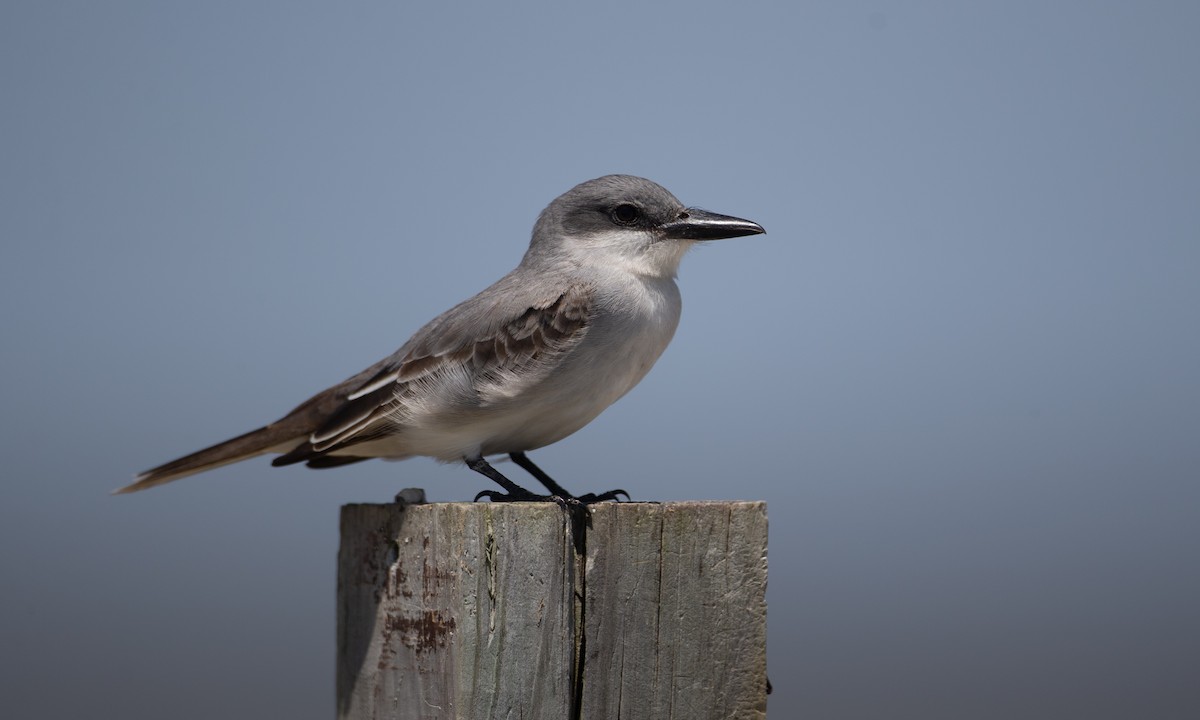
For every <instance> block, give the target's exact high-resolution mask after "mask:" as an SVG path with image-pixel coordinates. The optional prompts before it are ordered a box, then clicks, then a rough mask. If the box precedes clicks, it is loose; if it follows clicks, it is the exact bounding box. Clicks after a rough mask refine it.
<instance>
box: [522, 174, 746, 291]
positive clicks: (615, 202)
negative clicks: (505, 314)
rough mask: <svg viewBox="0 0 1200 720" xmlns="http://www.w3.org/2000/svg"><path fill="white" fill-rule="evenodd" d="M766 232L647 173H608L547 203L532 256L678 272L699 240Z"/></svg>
mask: <svg viewBox="0 0 1200 720" xmlns="http://www.w3.org/2000/svg"><path fill="white" fill-rule="evenodd" d="M762 232H765V231H764V230H763V228H762V226H761V225H759V224H758V223H754V222H750V221H749V220H742V219H741V218H736V217H731V216H729V215H719V214H717V213H713V212H708V211H706V210H700V209H697V208H688V207H684V205H683V203H681V202H679V200H678V199H676V197H675V196H674V195H672V194H671V193H670V192H668V191H667V189H666V188H664V187H663V186H661V185H659V184H658V183H655V182H652V181H650V180H647V179H645V178H640V177H634V176H632V175H605V176H604V177H600V178H596V179H595V180H588V181H587V182H584V183H580V184H579V185H576V186H575V187H573V188H571V189H570V190H568V191H567V192H565V193H563V194H562V195H560V196H559V197H557V198H555V200H554V202H552V203H550V205H549V206H547V207H546V209H545V210H543V211H542V214H541V216H540V217H539V218H538V221H537V224H536V225H535V226H534V229H533V238H532V240H531V241H530V243H529V252H528V253H527V254H526V261H527V262H528V261H536V260H539V259H553V260H563V259H570V260H572V261H574V262H581V263H587V264H591V263H600V264H605V265H620V266H623V267H625V268H626V269H627V270H630V271H632V272H635V273H637V274H641V275H651V276H662V277H673V276H674V275H675V273H676V271H677V270H678V269H679V262H680V260H681V259H682V258H683V254H684V253H685V252H686V251H687V250H688V248H690V247H691V246H692V245H694V244H695V243H697V242H700V241H704V240H719V239H722V238H733V237H740V236H743V235H757V234H759V233H762Z"/></svg>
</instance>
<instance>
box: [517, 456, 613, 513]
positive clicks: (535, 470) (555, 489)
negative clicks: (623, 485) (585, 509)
mask: <svg viewBox="0 0 1200 720" xmlns="http://www.w3.org/2000/svg"><path fill="white" fill-rule="evenodd" d="M508 456H509V457H510V458H512V461H513V462H515V463H516V464H517V465H520V466H521V467H522V468H524V469H525V471H526V472H528V473H529V474H530V475H532V476H533V477H534V479H536V480H537V481H538V482H540V483H541V484H543V485H545V486H546V489H547V490H549V491H550V494H551V495H557V496H558V497H561V498H570V499H574V500H579V501H580V502H583V503H593V502H604V501H605V500H619V499H620V497H621V496H622V495H624V496H625V499H626V500H628V499H629V493H627V492H625V491H624V490H609V491H608V492H605V493H600V494H599V495H597V494H595V493H587V494H586V495H580V496H578V497H576V496H575V495H572V494H571V493H569V492H567V491H566V489H565V488H564V487H563V486H562V485H559V484H558V483H556V482H554V480H553V478H551V477H550V476H549V475H547V474H546V471H545V470H543V469H541V468H540V467H538V466H537V465H534V464H533V461H532V460H530V459H529V456H528V455H526V454H525V453H523V452H515V453H509V454H508Z"/></svg>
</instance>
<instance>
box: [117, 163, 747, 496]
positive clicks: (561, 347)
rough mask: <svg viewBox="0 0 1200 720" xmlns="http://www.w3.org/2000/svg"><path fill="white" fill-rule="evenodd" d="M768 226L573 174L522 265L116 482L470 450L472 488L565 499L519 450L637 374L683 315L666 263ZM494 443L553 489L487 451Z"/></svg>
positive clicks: (147, 482) (592, 410)
mask: <svg viewBox="0 0 1200 720" xmlns="http://www.w3.org/2000/svg"><path fill="white" fill-rule="evenodd" d="M762 232H764V230H763V228H762V227H761V226H760V225H758V224H757V223H753V222H750V221H749V220H742V219H740V218H736V217H730V216H728V215H718V214H716V213H712V212H707V211H704V210H698V209H695V208H685V207H684V206H683V204H682V203H680V202H679V200H677V199H676V198H675V196H674V195H672V194H671V193H669V192H667V190H666V189H665V188H663V187H662V186H660V185H658V184H656V183H654V182H651V181H649V180H646V179H644V178H639V177H633V176H630V175H607V176H605V177H601V178H597V179H595V180H589V181H587V182H585V183H581V184H579V185H576V186H575V187H574V188H572V189H570V190H568V191H567V192H566V193H564V194H563V195H561V196H559V197H558V198H556V199H555V200H554V202H552V203H550V205H549V206H547V207H546V209H545V210H543V211H542V214H541V215H540V216H539V217H538V220H537V224H536V225H534V228H533V237H532V239H531V240H530V243H529V249H528V250H527V251H526V253H525V256H524V257H523V258H522V259H521V263H520V264H519V265H518V266H517V267H516V269H514V270H513V271H512V272H510V273H508V274H507V275H505V276H504V277H502V278H500V279H499V280H497V281H496V283H495V284H493V285H492V286H491V287H489V288H487V289H486V290H484V291H483V292H481V293H479V294H478V295H476V296H475V297H473V298H471V299H469V300H466V301H464V302H462V303H459V304H458V305H456V306H455V307H453V308H451V309H450V310H447V311H446V312H444V313H442V314H441V315H439V316H438V317H436V318H434V319H433V320H432V321H431V322H429V323H428V324H427V325H425V327H423V328H421V329H420V330H418V331H417V333H416V334H415V335H413V336H412V337H411V338H410V339H409V340H408V342H406V343H405V344H404V345H403V346H401V347H400V349H399V350H397V351H396V352H395V353H393V354H392V355H391V356H389V357H387V358H384V359H383V360H381V361H379V362H377V363H375V364H374V365H372V366H371V367H369V368H367V369H366V370H363V371H362V372H360V373H358V374H357V375H354V376H353V377H351V378H349V379H347V380H345V381H344V382H342V383H339V384H338V385H335V386H333V387H331V388H329V389H327V390H325V391H323V392H320V393H318V394H316V395H314V396H313V397H311V398H309V399H308V400H305V401H304V402H303V403H301V404H300V405H299V406H298V407H296V409H294V410H292V411H291V412H290V413H288V414H287V415H285V416H283V417H282V418H280V419H279V420H277V421H275V422H273V423H271V424H269V425H266V426H265V427H262V428H259V429H257V430H253V431H251V432H248V433H246V434H244V435H240V436H238V437H235V438H233V439H231V440H226V441H225V442H222V443H219V444H217V445H213V446H212V447H209V448H206V449H204V450H200V451H198V452H195V453H192V454H191V455H187V456H184V457H181V458H179V459H177V460H172V461H171V462H168V463H166V464H163V465H160V466H158V467H156V468H154V469H152V470H147V471H146V472H144V473H142V474H140V475H138V476H137V478H136V480H135V482H134V483H133V484H131V485H128V486H126V487H124V488H121V489H120V490H118V491H117V492H119V493H128V492H135V491H138V490H145V489H146V488H151V487H155V486H157V485H162V484H164V483H168V482H171V481H173V480H178V479H179V478H182V477H185V476H187V475H191V474H194V473H198V472H202V471H205V470H211V469H213V468H216V467H220V466H222V465H227V464H229V463H233V462H238V461H240V460H245V459H247V458H251V457H254V456H257V455H262V454H266V453H278V454H279V456H278V457H276V458H275V459H274V460H273V461H272V464H273V465H290V464H293V463H306V464H307V465H308V466H309V467H314V468H328V467H335V466H338V465H345V464H348V463H353V462H358V461H360V460H367V459H369V458H376V457H378V458H390V459H403V458H407V457H412V456H416V455H424V456H428V457H433V458H436V459H437V460H441V461H444V462H463V463H466V465H467V467H469V468H471V469H472V470H474V471H476V472H478V473H481V474H483V475H485V476H487V477H488V478H490V479H492V480H493V481H495V482H496V483H497V484H498V485H500V487H501V488H503V490H504V492H499V491H493V490H485V491H483V492H481V493H479V495H477V496H476V500H478V499H479V498H481V497H487V498H489V499H491V500H493V501H507V500H544V499H553V498H556V497H557V498H560V499H570V498H574V497H575V496H572V495H571V494H570V493H568V492H567V491H566V490H564V489H563V488H562V487H561V486H560V485H558V483H556V482H554V480H553V479H551V478H550V476H549V475H547V474H546V473H545V472H543V471H542V470H541V469H540V468H538V467H537V466H536V465H534V464H533V462H532V461H530V460H529V458H528V456H527V455H526V454H525V453H526V452H528V451H530V450H536V449H537V448H541V447H545V446H546V445H549V444H551V443H554V442H557V441H559V440H561V439H563V438H565V437H566V436H568V435H570V434H572V433H574V432H575V431H576V430H579V429H580V428H582V427H583V426H584V425H586V424H588V423H589V422H591V421H592V419H594V418H595V417H596V416H597V415H599V414H600V413H601V412H602V411H603V410H604V409H605V408H607V407H608V406H609V405H611V404H612V403H613V402H615V401H616V400H617V399H618V398H620V397H621V396H622V395H624V394H625V393H627V392H629V390H630V389H632V388H633V386H634V385H637V384H638V382H639V381H640V380H641V379H642V378H643V377H645V375H646V373H647V372H648V371H649V370H650V368H651V366H653V365H654V362H655V361H656V360H658V358H659V356H660V355H661V354H662V352H663V350H665V349H666V347H667V343H669V342H670V341H671V337H672V336H673V335H674V333H675V328H676V326H677V325H678V324H679V312H680V298H679V288H678V286H676V284H675V274H676V272H677V271H678V269H679V262H680V260H681V259H682V258H683V255H684V253H685V252H686V251H687V250H688V248H690V247H691V246H692V245H694V244H695V243H697V242H703V241H706V240H718V239H721V238H732V237H739V236H743V235H756V234H759V233H762ZM501 454H507V455H509V456H510V457H511V458H512V460H513V461H514V462H515V463H516V464H517V465H519V466H520V467H522V468H524V469H525V470H527V471H528V472H529V473H530V474H532V475H533V476H534V477H535V478H536V479H537V480H538V481H539V482H540V483H542V484H543V485H545V487H546V489H547V491H548V492H549V495H538V494H534V493H532V492H530V491H528V490H526V489H524V488H522V487H520V486H519V485H517V484H516V483H514V482H512V481H511V480H509V479H508V478H507V477H505V476H504V475H502V474H501V473H500V472H499V471H497V470H496V469H495V468H494V467H492V465H491V464H490V463H489V462H488V461H487V460H486V458H487V457H488V456H494V455H501ZM620 494H625V493H624V491H621V490H612V491H608V492H605V493H600V494H587V495H581V496H579V497H578V498H577V499H579V500H581V501H584V502H594V501H599V500H610V499H615V498H616V497H617V496H618V495H620Z"/></svg>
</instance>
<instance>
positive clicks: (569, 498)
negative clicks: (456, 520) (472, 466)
mask: <svg viewBox="0 0 1200 720" xmlns="http://www.w3.org/2000/svg"><path fill="white" fill-rule="evenodd" d="M622 496H624V497H625V499H626V500H628V499H629V493H627V492H625V491H624V490H609V491H608V492H603V493H599V494H597V493H587V494H585V495H580V496H578V497H576V496H574V495H538V494H537V493H534V492H530V491H528V490H526V489H524V488H520V489H519V492H518V491H512V492H500V491H499V490H483V491H480V493H479V494H478V495H476V496H475V502H479V501H480V500H482V499H483V498H487V499H488V500H490V501H492V502H553V503H558V504H559V505H562V506H563V507H568V506H577V505H591V504H593V503H602V502H609V501H610V500H612V501H616V502H621V497H622Z"/></svg>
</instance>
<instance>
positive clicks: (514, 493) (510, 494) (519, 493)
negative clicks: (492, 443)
mask: <svg viewBox="0 0 1200 720" xmlns="http://www.w3.org/2000/svg"><path fill="white" fill-rule="evenodd" d="M463 462H465V463H466V464H467V467H469V468H471V469H472V470H474V471H475V472H477V473H479V474H480V475H484V476H487V477H488V478H490V479H491V480H493V481H494V482H495V483H496V484H497V485H499V486H500V487H502V488H504V489H505V490H506V491H507V492H506V493H502V492H496V491H495V490H484V491H482V492H481V493H479V494H478V495H476V496H475V500H476V501H478V500H479V498H487V499H489V500H491V501H492V502H546V501H552V500H554V499H555V498H554V496H552V495H536V494H534V493H531V492H529V491H528V490H526V489H525V488H523V487H521V486H520V485H518V484H516V483H515V482H513V481H512V480H509V479H508V478H506V477H504V476H503V475H501V474H500V471H499V470H497V469H496V468H494V467H492V466H491V465H490V464H489V463H488V461H487V460H484V459H483V458H482V457H475V458H468V457H465V458H463Z"/></svg>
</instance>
